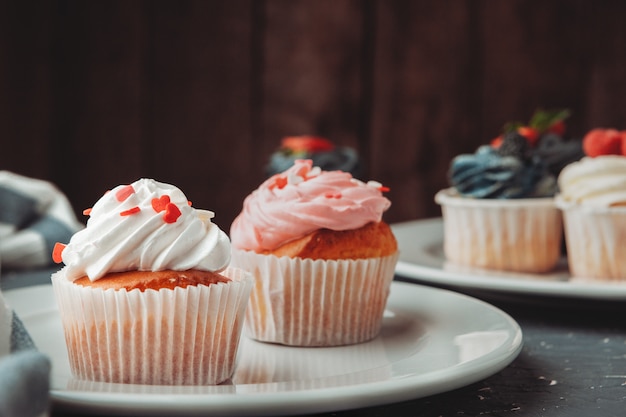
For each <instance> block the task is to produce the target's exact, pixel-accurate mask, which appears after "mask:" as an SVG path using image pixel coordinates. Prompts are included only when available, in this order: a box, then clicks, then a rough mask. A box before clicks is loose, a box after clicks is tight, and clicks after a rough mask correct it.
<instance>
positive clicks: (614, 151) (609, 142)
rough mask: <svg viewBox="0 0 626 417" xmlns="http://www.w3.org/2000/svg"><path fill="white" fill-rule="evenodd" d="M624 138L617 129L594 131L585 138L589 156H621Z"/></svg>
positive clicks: (584, 144) (586, 150) (584, 146)
mask: <svg viewBox="0 0 626 417" xmlns="http://www.w3.org/2000/svg"><path fill="white" fill-rule="evenodd" d="M623 142H624V137H623V136H622V134H621V133H620V132H618V131H617V130H615V129H601V128H598V129H592V130H590V131H589V132H588V133H587V134H586V135H585V137H584V138H583V150H584V151H585V154H587V156H591V157H595V156H599V155H621V154H622V147H623Z"/></svg>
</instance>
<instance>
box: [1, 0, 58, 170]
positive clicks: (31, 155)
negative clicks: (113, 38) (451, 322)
mask: <svg viewBox="0 0 626 417" xmlns="http://www.w3.org/2000/svg"><path fill="white" fill-rule="evenodd" d="M53 11H54V7H52V5H51V4H50V3H44V4H41V5H40V7H36V8H33V7H32V5H29V4H28V3H26V2H4V3H3V4H2V11H1V12H0V144H1V146H0V169H3V170H9V171H13V172H15V173H18V174H21V175H26V176H31V177H36V178H42V179H47V178H48V176H49V173H50V169H52V167H53V166H54V164H55V162H54V161H52V160H50V159H49V152H50V148H51V147H52V146H53V144H52V143H51V141H50V140H49V136H48V135H49V131H50V124H51V107H52V105H51V91H50V90H51V87H50V78H49V73H50V70H51V56H50V54H49V50H50V39H49V37H48V36H47V35H48V31H49V30H50V29H51V26H52V23H53V22H52V19H51V17H50V15H51V14H52V12H53Z"/></svg>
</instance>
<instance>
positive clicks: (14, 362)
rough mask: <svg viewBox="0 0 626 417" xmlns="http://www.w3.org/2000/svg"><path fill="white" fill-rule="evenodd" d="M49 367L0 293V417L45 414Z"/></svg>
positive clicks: (31, 416)
mask: <svg viewBox="0 0 626 417" xmlns="http://www.w3.org/2000/svg"><path fill="white" fill-rule="evenodd" d="M50 368H51V364H50V360H49V359H48V357H47V356H45V355H44V354H42V353H40V352H38V351H37V350H36V348H35V344H34V343H33V340H32V339H31V337H30V335H29V334H28V332H27V331H26V328H25V327H24V325H23V324H22V322H21V321H20V319H19V318H18V316H17V315H16V314H15V312H14V311H13V310H12V309H11V308H10V307H9V306H8V305H7V304H6V302H5V300H4V298H3V297H2V293H1V292H0V417H35V416H41V415H45V414H46V412H47V409H48V401H49V389H50Z"/></svg>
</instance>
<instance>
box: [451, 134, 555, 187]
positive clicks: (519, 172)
mask: <svg viewBox="0 0 626 417" xmlns="http://www.w3.org/2000/svg"><path fill="white" fill-rule="evenodd" d="M448 176H449V180H450V184H451V185H452V186H453V187H454V188H456V190H457V192H458V193H459V194H461V195H463V196H466V197H473V198H492V199H513V198H534V197H551V196H553V195H554V194H555V193H556V187H557V184H556V179H555V178H554V176H553V175H552V174H550V173H549V172H548V171H547V170H546V167H545V165H544V163H543V162H542V161H541V159H540V158H539V157H537V156H536V155H535V156H532V157H531V158H529V159H527V160H522V159H520V158H517V157H515V156H502V155H500V154H498V152H497V151H496V150H495V149H494V148H492V147H491V146H488V145H483V146H481V147H479V148H478V150H477V151H476V153H474V154H464V155H459V156H457V157H456V158H454V159H453V160H452V163H451V165H450V170H449V173H448Z"/></svg>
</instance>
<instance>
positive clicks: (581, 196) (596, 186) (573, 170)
mask: <svg viewBox="0 0 626 417" xmlns="http://www.w3.org/2000/svg"><path fill="white" fill-rule="evenodd" d="M558 182H559V188H560V198H561V199H562V200H564V201H569V202H572V203H576V204H582V205H585V206H593V207H611V206H616V205H624V204H625V203H626V158H625V157H623V156H621V155H602V156H597V157H594V158H591V157H585V158H583V159H581V160H580V161H578V162H574V163H572V164H569V165H567V166H566V167H565V168H564V169H563V171H561V174H560V175H559V180H558Z"/></svg>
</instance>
